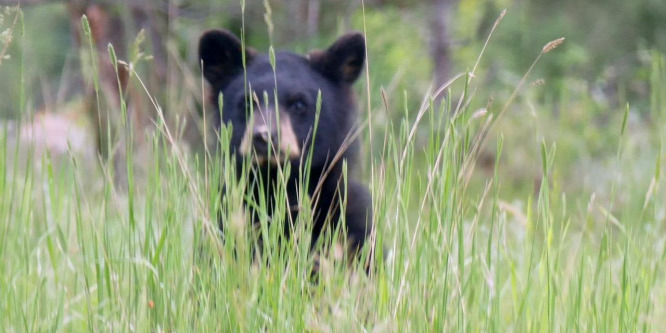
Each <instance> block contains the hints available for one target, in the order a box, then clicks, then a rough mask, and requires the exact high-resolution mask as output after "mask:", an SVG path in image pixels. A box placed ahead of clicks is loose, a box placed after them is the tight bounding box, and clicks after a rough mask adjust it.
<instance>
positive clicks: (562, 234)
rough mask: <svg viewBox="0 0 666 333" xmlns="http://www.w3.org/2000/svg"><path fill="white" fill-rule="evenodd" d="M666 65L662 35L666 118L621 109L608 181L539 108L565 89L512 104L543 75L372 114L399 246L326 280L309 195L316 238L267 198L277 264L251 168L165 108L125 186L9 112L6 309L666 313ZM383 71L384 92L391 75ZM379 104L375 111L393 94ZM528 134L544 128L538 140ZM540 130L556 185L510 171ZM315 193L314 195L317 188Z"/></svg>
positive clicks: (163, 322) (251, 326) (375, 173)
mask: <svg viewBox="0 0 666 333" xmlns="http://www.w3.org/2000/svg"><path fill="white" fill-rule="evenodd" d="M538 51H539V50H537V52H538ZM547 56H556V55H555V54H548V55H547ZM370 65H371V66H372V64H370ZM665 71H666V66H665V65H664V56H663V55H660V54H657V53H655V54H654V56H653V60H652V70H651V73H652V74H651V79H650V89H651V91H652V92H653V94H652V98H651V100H650V105H651V110H652V111H651V112H652V118H651V119H653V123H652V124H650V126H638V125H635V124H633V125H632V120H631V117H630V116H631V113H632V111H631V109H630V107H627V108H626V109H624V110H623V111H624V112H620V113H619V114H618V116H616V117H612V118H610V120H609V123H608V127H607V129H606V130H607V132H608V133H607V134H606V136H605V137H604V138H606V139H608V140H605V141H604V144H605V145H606V147H607V149H608V150H609V151H610V153H609V154H607V155H606V157H607V159H606V160H604V161H606V164H605V165H606V166H607V168H608V170H610V171H609V173H610V176H609V177H608V179H607V181H606V183H605V184H602V185H603V186H601V187H599V188H600V189H607V190H606V191H596V190H595V189H593V188H592V189H591V188H588V187H585V186H584V185H581V186H579V187H576V186H575V185H576V184H575V183H576V182H580V181H581V180H580V179H582V175H580V174H576V173H575V172H573V171H571V165H569V164H568V163H562V162H561V157H560V156H572V155H573V156H577V155H576V153H575V149H576V148H575V147H576V146H573V145H572V144H570V143H568V142H564V143H560V141H558V140H555V139H552V137H551V136H549V135H548V132H547V130H541V129H539V128H535V127H537V126H532V124H533V123H534V124H542V123H548V122H551V119H550V118H549V117H550V116H549V113H548V110H549V108H550V107H551V105H549V104H548V103H547V102H543V103H541V104H539V103H537V104H532V107H533V108H534V109H536V113H535V115H534V116H533V117H534V118H535V120H534V119H530V118H529V116H525V115H523V114H516V113H512V110H513V109H512V108H513V105H514V103H512V102H514V97H515V104H520V105H523V104H528V102H534V101H532V100H530V97H529V88H527V87H517V88H516V89H515V93H514V94H512V95H511V97H509V98H506V102H505V104H502V105H493V106H491V107H489V108H488V110H487V113H483V112H480V113H475V111H476V110H475V109H472V108H471V106H470V105H473V104H474V103H476V101H475V100H474V98H475V97H474V94H473V93H472V92H473V91H474V90H475V89H476V88H478V87H477V86H476V83H475V82H476V81H475V79H471V76H469V75H463V76H461V77H460V78H459V79H458V80H464V81H466V82H467V83H466V84H463V86H464V87H463V89H461V90H460V91H454V90H452V89H448V90H447V89H444V90H443V92H442V93H443V94H445V95H446V96H447V99H446V101H451V100H458V97H461V100H462V101H463V103H462V104H460V106H458V105H457V104H456V103H453V104H448V103H444V105H443V106H442V107H441V108H435V107H432V106H431V105H430V101H431V100H432V98H433V96H430V95H427V94H426V95H425V96H424V97H423V101H424V102H423V104H422V105H423V106H422V107H421V109H419V110H410V109H408V108H407V107H405V108H404V109H403V110H402V111H403V112H404V113H405V117H404V118H403V119H402V120H401V121H399V122H392V121H390V120H386V123H384V124H377V121H376V120H375V118H371V119H369V121H368V122H367V123H368V124H370V125H369V127H366V129H365V130H366V131H365V132H366V133H369V132H370V130H372V129H375V131H374V132H373V135H374V136H373V137H370V135H369V134H368V135H367V136H366V137H365V142H364V143H365V150H366V151H372V153H373V154H372V156H371V157H369V158H368V159H367V170H365V173H366V174H367V175H368V177H367V179H366V183H367V184H369V185H370V189H371V192H372V196H373V202H374V211H375V216H374V218H375V221H374V222H375V224H376V230H377V232H376V242H377V248H379V249H382V248H383V249H385V250H386V251H380V257H384V258H383V261H382V262H381V263H380V264H378V265H377V266H378V268H377V270H376V271H375V272H373V273H372V274H370V275H366V274H364V273H359V270H358V269H354V268H349V267H348V265H346V264H345V263H344V262H343V261H344V260H343V261H336V260H332V259H331V260H325V261H324V262H323V272H322V275H321V276H320V278H319V281H318V282H313V281H312V279H311V278H310V267H311V265H312V258H311V256H310V255H309V253H308V249H309V245H308V242H309V239H308V235H309V233H308V230H307V229H308V217H307V214H301V215H300V216H299V221H296V225H297V235H296V236H295V237H294V238H295V239H297V240H298V241H295V242H286V243H285V242H283V243H280V242H278V238H279V231H280V228H277V227H276V226H278V225H280V224H281V223H286V222H287V221H280V220H279V219H276V220H274V221H273V222H274V223H268V221H269V217H268V216H267V215H266V214H265V211H266V202H257V203H252V204H255V205H256V206H257V209H258V211H259V212H260V213H259V215H260V218H261V221H262V228H261V230H260V231H259V232H261V233H262V234H263V235H264V236H265V237H264V238H265V239H266V240H267V243H266V251H265V255H264V258H263V260H266V261H267V262H268V263H266V264H257V263H256V262H255V260H253V258H252V251H251V248H252V246H253V243H252V239H253V238H252V237H251V234H252V233H251V232H250V231H249V230H247V228H244V227H243V226H244V225H245V224H246V219H245V217H244V209H243V208H242V207H243V202H244V200H245V198H244V195H243V187H244V186H245V185H246V184H243V183H242V182H240V183H239V182H238V181H236V180H235V177H233V174H234V172H233V163H231V160H230V156H229V154H228V152H227V151H226V149H224V148H222V149H220V151H218V152H215V149H214V148H209V149H208V150H207V153H204V154H200V155H196V156H195V155H191V154H188V153H186V152H184V150H183V149H182V147H181V146H180V145H179V140H178V135H177V132H176V131H174V129H173V128H169V127H167V126H166V125H165V123H166V122H165V121H163V119H161V118H158V119H157V121H156V124H157V125H156V127H157V129H158V130H157V134H155V135H154V136H152V137H151V138H150V140H148V142H149V144H148V145H149V147H148V149H147V151H148V152H149V155H150V158H149V159H147V160H148V161H149V162H148V163H146V164H147V166H146V167H145V170H144V171H143V172H142V173H141V174H142V175H143V179H138V178H137V177H136V176H132V175H134V172H133V171H134V168H135V166H134V165H133V164H132V163H131V162H132V161H133V158H135V155H133V154H132V152H131V151H130V152H129V153H128V154H129V155H128V156H127V158H126V160H127V161H128V162H127V165H125V166H123V167H125V168H127V174H128V175H129V176H128V177H127V179H128V180H127V182H128V183H127V184H126V185H127V189H128V190H127V191H125V190H123V189H122V188H119V187H118V186H117V184H114V182H113V181H112V179H113V176H112V172H113V170H112V168H111V166H110V165H107V164H104V163H102V166H101V167H99V168H96V170H97V171H94V172H92V173H91V172H90V171H89V170H88V169H86V168H85V166H84V165H82V164H81V160H80V158H79V157H78V156H77V155H76V154H74V153H72V154H71V156H68V157H67V158H65V159H64V160H60V161H57V162H56V161H55V160H52V159H51V158H50V156H48V155H44V156H33V155H32V154H30V153H29V152H28V153H27V154H24V155H25V159H27V160H21V159H18V158H16V156H18V155H19V154H17V150H18V151H19V152H20V153H25V152H24V151H23V150H24V149H26V147H22V146H20V145H19V144H18V143H16V140H14V138H12V137H10V136H9V134H8V133H10V132H9V131H7V130H4V131H3V132H2V133H3V135H2V137H0V162H1V163H0V328H1V330H2V331H8V332H12V331H47V330H48V331H52V330H56V331H61V330H63V331H93V330H94V331H139V332H146V331H180V332H188V331H203V332H206V331H213V332H215V331H224V332H227V331H250V332H253V331H277V332H283V331H304V330H308V331H323V332H328V331H330V332H333V331H335V332H338V331H340V332H345V331H352V332H355V331H394V332H405V331H414V332H420V331H435V332H442V331H454V330H455V331H496V332H504V331H533V332H543V331H584V332H587V331H601V332H607V331H611V332H612V331H660V330H661V329H662V328H663V327H665V325H666V319H664V318H666V302H664V301H663V300H664V299H666V281H665V279H664V268H663V267H662V266H663V263H664V262H665V259H666V258H665V257H666V233H665V230H664V226H663V222H664V219H665V217H664V212H665V211H666V210H665V208H666V207H665V204H666V201H665V200H664V193H666V192H664V191H665V189H664V185H665V184H664V180H663V179H662V177H661V172H662V168H663V166H662V165H663V163H662V159H663V156H664V154H663V153H662V149H663V148H662V147H664V143H665V141H664V140H665V139H666V137H664V134H663V130H662V128H663V126H664V125H666V122H665V119H664V116H663V114H664V112H666V101H665V100H664V98H663V91H665V89H666V72H665ZM528 74H529V73H528ZM528 74H526V75H525V78H528V77H529V76H528ZM523 81H525V79H524V80H523ZM366 83H367V84H368V89H367V90H368V93H369V94H373V95H374V94H379V92H378V90H375V89H371V87H372V88H374V87H375V86H374V84H373V83H372V82H366ZM17 84H19V83H18V82H17ZM362 97H368V96H367V95H366V96H363V95H362ZM360 100H364V99H362V98H361V99H360ZM467 101H470V102H469V103H467ZM363 104H365V103H363ZM368 104H369V105H368V108H369V110H370V111H371V112H369V113H368V114H366V116H365V117H370V115H373V116H376V115H377V114H379V113H381V112H384V111H383V110H384V106H383V105H382V106H380V105H370V102H368ZM505 105H506V106H505ZM571 106H572V107H574V106H573V103H572V104H571ZM156 108H157V110H156V111H158V112H157V113H158V115H161V108H159V107H156ZM454 113H455V116H451V117H450V116H449V115H453V114H454ZM384 119H388V117H385V118H384ZM366 120H367V118H366ZM516 122H518V123H521V125H515V126H514V125H513V124H514V123H516ZM380 126H381V128H382V131H378V130H377V129H378V128H379V127H380ZM521 126H522V127H521ZM561 126H563V127H564V126H567V125H566V124H561ZM590 126H592V125H590ZM525 127H527V130H523V129H524V128H525ZM125 133H131V131H127V132H125ZM524 133H528V134H527V135H528V136H530V135H531V137H530V138H529V139H528V140H525V139H524V138H522V139H521V137H520V136H519V135H522V134H524ZM227 134H228V133H226V132H225V131H222V133H221V134H220V141H221V144H220V147H225V142H226V140H228V138H227ZM128 135H129V134H128ZM641 135H642V136H647V137H648V140H643V141H641V140H639V139H638V138H640V137H641ZM130 141H131V140H130ZM563 141H564V140H563ZM484 142H485V145H484V144H483V143H484ZM523 146H531V147H533V150H532V152H533V154H531V155H529V158H528V160H527V162H528V163H530V165H534V166H536V167H535V168H534V169H535V170H536V171H534V174H536V175H537V176H538V180H539V181H538V182H537V181H535V183H536V184H537V185H536V186H532V187H530V186H528V187H518V186H514V184H512V182H513V178H511V177H510V170H507V169H511V168H512V167H513V165H514V163H516V164H519V163H524V162H525V161H524V160H518V159H516V158H515V157H513V156H514V154H515V152H516V151H519V150H520V149H521V148H522V147H523ZM639 148H640V149H639ZM485 150H490V151H492V152H494V157H493V158H494V162H495V163H493V167H491V168H490V170H487V172H483V170H482V169H480V167H477V162H478V159H479V156H480V154H481V153H482V152H483V151H485ZM639 150H641V151H644V152H647V153H641V152H640V151H639ZM567 161H569V160H568V159H567ZM645 161H647V162H645ZM643 162H645V163H643ZM637 165H638V166H642V165H648V166H649V167H645V168H642V169H640V170H636V167H637ZM245 172H251V170H249V169H248V170H245ZM284 172H298V170H284ZM583 172H590V173H591V172H594V171H593V170H583ZM636 174H638V176H636ZM507 175H509V176H507ZM221 186H225V187H226V188H225V191H226V193H227V196H225V198H224V200H220V199H219V196H218V195H217V193H218V192H219V191H220V189H221ZM507 189H510V191H509V193H507ZM275 200H277V202H282V203H284V201H285V200H286V199H285V198H284V195H278V197H277V198H275ZM301 200H302V202H301V203H300V204H302V205H303V206H304V207H307V203H308V202H309V201H308V200H309V198H305V197H304V198H301ZM279 207H283V208H284V207H286V204H283V205H279ZM262 212H263V213H262ZM218 214H222V215H223V216H224V217H225V220H227V221H230V223H228V224H229V227H228V228H226V229H225V230H224V233H225V235H224V238H225V239H226V241H225V242H220V241H219V237H217V235H215V234H214V231H215V225H216V219H217V216H218ZM331 237H335V236H334V235H333V236H331Z"/></svg>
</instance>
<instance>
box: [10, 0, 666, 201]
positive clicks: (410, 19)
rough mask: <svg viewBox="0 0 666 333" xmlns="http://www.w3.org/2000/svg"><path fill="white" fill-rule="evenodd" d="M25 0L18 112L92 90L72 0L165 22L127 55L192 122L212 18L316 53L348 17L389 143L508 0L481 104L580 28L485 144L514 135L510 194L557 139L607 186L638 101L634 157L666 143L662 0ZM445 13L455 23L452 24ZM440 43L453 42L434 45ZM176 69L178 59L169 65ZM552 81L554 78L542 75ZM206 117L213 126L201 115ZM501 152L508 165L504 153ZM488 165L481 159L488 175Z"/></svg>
mask: <svg viewBox="0 0 666 333" xmlns="http://www.w3.org/2000/svg"><path fill="white" fill-rule="evenodd" d="M0 4H3V5H8V6H11V5H15V3H14V2H13V1H2V2H0ZM22 4H23V5H22V10H23V16H22V18H23V19H22V21H21V22H20V24H19V25H18V26H17V28H16V29H14V31H13V34H14V36H13V37H14V39H13V41H12V43H11V44H10V47H9V50H8V55H9V56H10V58H9V59H6V60H4V62H3V64H2V66H0V78H1V79H0V100H1V101H2V103H0V118H2V119H4V121H16V120H18V119H21V118H22V117H24V116H26V115H30V114H34V113H37V112H44V111H48V112H62V111H61V110H62V106H63V105H71V102H72V101H76V100H77V99H82V98H84V95H85V94H86V90H85V89H83V88H82V87H83V86H85V85H86V83H85V82H86V81H85V76H86V75H85V69H84V70H82V68H86V67H85V66H82V63H85V61H82V60H81V59H83V58H82V57H85V55H84V53H85V52H84V51H82V50H81V49H85V45H83V46H84V47H81V48H80V46H81V44H80V43H78V42H77V37H76V34H75V33H74V31H75V30H76V29H77V25H78V24H79V19H80V15H78V16H77V15H74V14H73V10H72V8H74V7H75V6H77V5H79V6H80V5H82V4H83V5H91V4H100V5H102V6H104V8H105V10H106V11H107V12H108V13H109V15H110V16H113V17H118V18H119V19H120V20H121V22H122V23H123V25H122V27H123V34H122V36H121V37H118V36H120V35H117V36H116V31H111V32H110V33H109V35H110V36H112V37H114V38H121V39H123V40H124V43H125V44H126V45H132V44H133V43H134V45H137V44H139V43H137V42H136V40H137V36H138V34H139V31H140V30H141V29H147V30H149V31H148V32H147V33H146V35H147V36H148V37H146V38H145V40H143V41H141V42H140V44H141V45H140V49H141V50H142V52H144V54H145V55H147V56H144V57H137V54H136V53H137V52H138V51H136V50H135V52H134V55H132V54H128V53H132V52H130V51H128V50H129V49H131V47H119V48H118V49H119V50H121V51H120V52H119V57H120V58H122V59H127V60H128V61H133V66H135V68H136V69H137V70H138V71H139V73H144V74H145V75H146V77H152V78H153V79H152V80H147V83H148V90H149V91H150V92H151V93H153V94H155V96H156V97H157V99H158V101H159V102H160V105H162V107H163V108H164V110H165V113H166V114H167V115H168V116H169V117H170V118H171V119H176V118H178V119H190V123H197V122H200V120H199V119H197V118H196V117H195V116H196V115H199V114H200V113H201V112H202V109H204V104H205V103H203V102H202V100H203V98H202V95H203V93H202V91H203V88H202V85H201V78H200V75H199V74H198V72H199V70H198V60H197V54H196V50H197V43H198V37H199V36H200V34H201V33H202V32H203V31H204V30H206V29H209V28H217V27H223V28H227V29H230V30H232V31H234V32H236V33H237V34H241V33H243V34H244V35H245V39H246V42H247V44H248V45H251V46H252V47H254V48H256V49H258V50H260V51H263V52H265V51H267V50H268V48H269V45H271V44H272V45H274V47H275V48H276V49H288V50H295V51H297V52H302V53H304V52H307V51H308V50H310V49H313V48H322V47H325V46H326V45H328V44H329V43H330V42H332V41H333V40H334V39H335V38H336V37H337V36H339V35H340V34H341V33H343V32H345V31H348V30H360V31H364V32H365V33H366V36H367V43H368V56H369V62H368V63H369V73H368V74H369V79H370V80H369V83H368V86H367V87H366V85H365V84H358V85H357V86H356V88H357V91H358V93H359V101H360V102H361V105H362V107H361V110H362V114H364V115H365V117H367V114H369V113H370V114H372V121H371V125H372V127H373V130H374V131H375V133H376V134H375V135H377V137H379V138H380V139H378V140H374V143H375V144H376V145H380V146H381V144H382V142H381V141H382V140H381V137H382V136H383V134H384V133H385V131H390V130H389V129H390V128H391V127H392V126H397V125H399V124H400V123H401V122H404V121H410V120H413V119H414V116H415V115H416V113H417V111H418V109H419V107H420V105H421V104H422V102H423V99H424V96H426V92H427V91H428V90H429V89H430V90H435V89H436V86H437V85H439V84H441V83H443V81H442V78H441V75H440V78H439V79H438V78H437V71H439V69H437V68H439V67H437V63H438V61H441V62H443V63H444V65H445V70H444V74H443V76H444V77H447V76H448V77H452V76H453V75H454V74H456V73H459V72H465V71H470V70H471V69H472V67H473V66H474V64H475V62H476V59H477V57H478V55H479V54H480V52H481V49H482V47H483V45H484V43H485V41H486V38H487V37H488V35H489V33H490V30H491V28H492V26H493V24H494V22H495V21H496V19H497V18H498V16H499V15H500V13H501V11H502V10H503V9H507V15H506V16H505V17H504V19H503V20H502V21H501V23H500V24H499V26H498V28H497V29H496V30H495V32H494V34H493V35H492V37H491V40H490V43H489V46H488V49H487V50H486V51H485V54H484V57H483V58H482V61H481V62H480V64H479V67H478V69H477V70H476V73H475V77H474V78H473V79H472V81H471V84H470V89H471V94H472V95H473V99H472V100H471V102H470V103H471V109H472V110H475V109H480V108H487V109H488V111H489V112H491V113H492V112H494V111H497V110H498V109H499V108H501V107H502V105H504V101H506V100H507V99H508V98H509V96H510V95H511V92H512V91H513V89H514V88H515V87H516V85H517V84H518V82H519V81H520V79H521V77H522V75H523V73H524V72H525V71H526V70H527V69H528V68H529V66H530V64H531V63H532V61H533V60H534V59H535V57H536V56H537V55H538V54H539V53H540V52H541V49H542V47H543V46H544V45H545V44H546V43H547V42H549V41H551V40H554V39H556V38H559V37H566V42H565V43H564V45H563V46H561V47H559V48H558V49H557V50H556V51H554V52H552V54H550V53H549V54H548V56H545V57H543V58H542V59H541V60H540V62H539V64H538V66H537V67H536V68H535V70H534V71H533V72H532V74H531V76H530V77H529V78H528V84H526V85H525V86H524V87H523V89H522V90H521V91H519V94H518V98H517V100H516V103H514V105H512V107H511V108H510V109H509V110H508V111H507V113H506V115H505V119H504V120H503V121H502V122H501V124H500V126H499V127H498V128H497V129H496V131H497V135H493V136H491V141H490V143H489V144H488V145H487V147H486V149H485V151H486V154H487V156H485V157H483V156H482V158H481V159H480V161H481V162H482V165H481V170H483V168H484V163H483V162H484V161H486V162H488V161H490V162H493V161H494V159H495V156H494V147H495V145H494V142H493V141H494V140H496V139H493V138H497V137H499V136H502V137H503V140H504V147H507V148H506V150H507V151H506V152H505V153H504V154H503V158H502V160H501V161H500V163H501V168H500V172H501V173H502V177H503V178H504V179H505V181H504V182H503V184H504V185H503V188H502V191H506V192H507V193H508V195H509V196H510V195H511V193H518V192H521V191H518V189H529V188H532V187H533V188H535V189H538V185H539V183H540V179H539V177H540V171H539V170H540V169H539V168H540V167H539V163H540V162H539V158H537V156H538V153H537V152H538V151H539V147H540V144H541V142H542V141H544V140H545V142H547V143H552V142H557V145H558V147H557V162H556V166H555V168H554V169H555V174H556V175H557V176H558V177H561V178H562V179H571V180H573V181H570V182H564V183H565V184H566V186H569V187H570V189H573V190H581V191H582V192H581V193H590V192H598V193H608V192H610V191H609V189H607V188H604V187H603V186H608V184H609V182H608V181H607V180H608V179H609V178H612V177H613V172H612V171H610V170H611V169H612V168H611V165H613V162H614V160H615V153H616V150H617V146H618V141H619V136H620V124H621V121H622V117H623V115H624V111H625V108H626V107H627V105H628V107H629V113H628V114H629V120H628V121H629V126H630V128H631V129H632V130H631V131H630V132H631V133H632V134H631V135H630V138H629V145H630V147H629V148H630V149H627V153H626V154H628V155H629V156H628V160H631V161H632V163H634V165H633V167H635V164H640V165H643V166H644V167H645V168H647V169H653V168H654V167H653V166H651V165H652V164H653V163H654V159H653V156H654V154H656V153H658V152H659V150H660V149H661V148H660V147H658V142H659V140H658V138H651V137H649V136H646V135H644V134H643V133H645V132H646V131H647V130H648V129H650V127H651V126H658V125H656V124H658V122H655V121H654V120H655V118H654V117H655V114H658V113H659V112H663V111H664V110H657V111H655V110H654V109H655V108H661V107H663V105H662V106H659V105H657V106H655V104H654V103H651V101H652V100H654V99H655V98H657V99H658V98H659V96H661V95H665V94H666V92H665V91H663V90H661V91H659V90H660V89H662V88H663V86H661V88H659V86H655V84H654V82H656V81H655V78H654V76H655V64H656V63H659V62H660V61H661V62H663V54H664V52H665V51H666V2H665V1H662V0H634V1H625V0H590V1H578V0H557V1H556V0H459V1H457V0H431V1H420V0H374V1H373V0H369V1H365V2H361V1H358V0H349V1H332V0H270V1H244V2H241V1H240V0H238V1H236V0H227V1H213V0H197V1H188V0H173V1H168V2H167V1H147V0H144V1H141V0H124V1H83V0H72V1H40V0H31V1H23V2H22ZM438 6H440V7H438ZM137 8H140V10H137ZM74 13H75V12H74ZM141 15H143V16H145V17H143V16H141ZM11 23H12V20H11V16H6V17H5V19H4V21H3V22H2V26H1V27H0V32H1V31H2V30H4V29H6V28H7V27H8V26H9V25H11ZM438 24H440V25H438ZM437 27H444V28H446V31H444V33H443V34H438V32H437V31H435V29H438V28H437ZM151 29H152V30H151ZM151 31H152V32H151ZM440 32H441V31H440ZM156 35H159V36H158V37H159V38H158V37H156ZM435 36H440V37H441V38H435ZM112 39H113V38H112ZM438 43H440V44H439V45H440V46H442V47H443V49H442V50H443V53H442V52H439V53H438V52H436V51H434V50H435V48H436V46H437V45H438ZM84 44H85V43H84ZM114 46H115V45H114ZM160 62H162V64H160ZM446 66H449V67H446ZM160 67H162V69H159V68H160ZM160 71H163V72H164V73H162V74H160V73H156V72H160ZM537 80H539V81H538V82H539V84H531V83H532V82H536V81H537ZM541 80H543V81H541ZM19 81H21V82H25V84H17V82H19ZM463 81H464V79H460V80H458V81H457V82H456V83H455V84H454V85H453V86H452V87H453V89H452V95H451V96H452V97H451V102H453V103H457V102H458V100H457V98H458V97H457V96H459V94H460V89H459V88H461V87H462V86H463V83H464V82H463ZM368 92H369V98H368ZM655 96H656V97H655ZM368 100H369V105H370V107H369V108H368V106H367V104H368V103H366V101H368ZM68 103H69V104H68ZM368 111H369V113H368ZM406 114H407V117H405V115H406ZM193 115H194V116H193ZM188 117H189V118H188ZM197 128H198V129H199V130H201V125H200V124H199V126H198V127H197ZM185 132H187V130H185ZM423 135H424V136H427V133H423ZM186 136H187V135H186ZM191 137H192V138H195V139H192V138H191V139H190V143H191V144H192V143H193V142H196V141H197V139H196V137H197V136H196V135H192V136H191ZM199 139H200V138H199ZM366 139H367V138H366ZM424 140H425V139H424ZM199 141H200V140H199ZM374 158H379V156H374ZM487 164H490V166H486V167H487V168H492V163H487ZM626 167H627V168H629V167H631V165H628V166H626ZM628 174H632V173H628ZM634 174H635V178H636V179H623V180H621V181H638V182H648V181H649V178H647V177H648V175H646V173H641V172H634ZM483 179H484V177H483V173H481V177H479V178H478V181H479V182H480V183H482V182H483ZM629 197H632V196H629V195H628V196H627V198H629ZM636 197H638V198H637V199H636V200H637V202H638V201H640V196H633V197H632V198H636ZM627 200H629V199H627ZM636 204H638V203H636ZM581 209H582V208H581Z"/></svg>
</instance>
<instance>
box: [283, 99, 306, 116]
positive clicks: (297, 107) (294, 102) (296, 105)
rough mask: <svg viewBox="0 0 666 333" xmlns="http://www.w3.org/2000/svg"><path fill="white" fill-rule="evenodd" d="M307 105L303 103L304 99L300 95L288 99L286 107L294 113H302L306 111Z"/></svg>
mask: <svg viewBox="0 0 666 333" xmlns="http://www.w3.org/2000/svg"><path fill="white" fill-rule="evenodd" d="M307 106H308V105H307V103H306V102H305V98H304V97H303V96H302V95H300V94H299V95H295V96H293V97H291V98H290V99H289V101H288V102H287V107H288V108H289V109H291V110H294V111H295V112H298V113H303V112H305V111H306V109H307Z"/></svg>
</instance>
